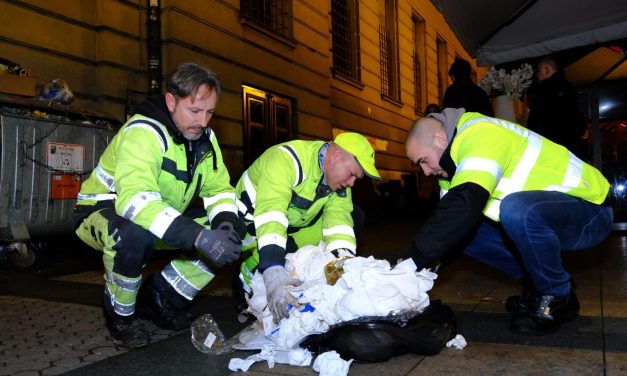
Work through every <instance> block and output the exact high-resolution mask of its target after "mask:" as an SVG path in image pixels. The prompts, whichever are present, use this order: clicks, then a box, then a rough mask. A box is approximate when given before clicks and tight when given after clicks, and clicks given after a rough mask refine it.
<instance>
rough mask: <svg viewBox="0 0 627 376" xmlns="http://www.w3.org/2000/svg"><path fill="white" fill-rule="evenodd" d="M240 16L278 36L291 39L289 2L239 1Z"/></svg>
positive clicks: (277, 0) (276, 0)
mask: <svg viewBox="0 0 627 376" xmlns="http://www.w3.org/2000/svg"><path fill="white" fill-rule="evenodd" d="M240 12H241V13H242V16H244V17H246V18H248V19H251V20H253V21H255V22H257V23H259V24H261V25H263V26H265V27H267V28H269V29H271V30H273V31H275V32H276V33H278V34H281V35H283V36H285V37H289V38H291V37H292V27H291V26H292V14H291V13H292V12H291V8H290V3H289V0H241V2H240Z"/></svg>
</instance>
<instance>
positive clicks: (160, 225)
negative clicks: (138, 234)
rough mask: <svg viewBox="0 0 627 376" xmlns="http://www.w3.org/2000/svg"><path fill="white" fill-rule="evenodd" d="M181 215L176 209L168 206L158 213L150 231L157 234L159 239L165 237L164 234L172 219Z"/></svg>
mask: <svg viewBox="0 0 627 376" xmlns="http://www.w3.org/2000/svg"><path fill="white" fill-rule="evenodd" d="M179 215H181V213H179V212H178V211H177V210H176V209H174V208H171V207H167V208H165V209H163V210H162V211H161V213H159V214H158V215H157V217H156V218H155V219H154V220H153V221H152V223H151V224H150V229H149V230H150V232H151V233H153V234H155V236H156V237H158V238H159V239H163V234H165V232H166V231H167V230H168V228H169V227H170V225H171V224H172V221H174V219H176V217H178V216H179Z"/></svg>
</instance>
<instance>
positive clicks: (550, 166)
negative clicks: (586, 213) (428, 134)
mask: <svg viewBox="0 0 627 376" xmlns="http://www.w3.org/2000/svg"><path fill="white" fill-rule="evenodd" d="M450 155H451V158H452V159H453V162H455V165H456V166H457V169H456V170H455V174H454V175H453V177H452V178H451V179H450V180H444V179H440V187H441V188H442V189H443V190H444V191H447V190H448V189H451V188H453V187H456V186H459V185H461V184H464V183H468V182H472V183H475V184H478V185H480V186H481V187H483V188H485V190H487V191H488V192H489V193H490V199H489V201H488V203H487V205H486V207H485V208H484V210H483V213H484V214H485V215H486V216H487V217H488V218H490V219H492V220H494V221H499V220H500V219H499V207H500V203H501V201H502V200H503V199H504V198H505V197H506V196H507V195H509V194H510V193H513V192H521V191H536V190H540V191H557V192H564V193H567V194H569V195H571V196H574V197H579V198H582V199H584V200H586V201H590V202H592V203H595V204H601V203H602V202H603V201H604V200H605V198H606V196H607V193H608V190H609V187H610V184H609V182H608V181H607V179H605V177H604V176H603V174H601V172H600V171H599V170H597V169H596V168H594V167H592V166H590V165H589V164H587V163H585V162H583V161H582V160H581V159H579V158H577V157H576V156H575V155H574V154H572V153H571V152H569V151H568V150H567V149H566V148H565V147H563V146H561V145H558V144H556V143H554V142H551V141H550V140H548V139H547V138H544V137H542V136H540V135H539V134H537V133H535V132H532V131H530V130H528V129H526V128H524V127H522V126H519V125H517V124H514V123H511V122H508V121H506V120H501V119H496V118H488V117H485V116H484V115H481V114H479V113H475V112H467V113H465V114H464V115H462V117H461V118H460V120H459V122H458V123H457V135H456V136H455V138H454V139H453V140H452V145H451V148H450Z"/></svg>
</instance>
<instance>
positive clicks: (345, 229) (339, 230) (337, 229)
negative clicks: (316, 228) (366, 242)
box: [322, 225, 355, 237]
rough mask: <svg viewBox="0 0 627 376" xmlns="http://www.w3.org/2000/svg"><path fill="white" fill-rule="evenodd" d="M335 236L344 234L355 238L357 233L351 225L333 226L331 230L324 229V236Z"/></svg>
mask: <svg viewBox="0 0 627 376" xmlns="http://www.w3.org/2000/svg"><path fill="white" fill-rule="evenodd" d="M334 234H342V235H348V236H352V237H355V231H354V230H353V228H352V227H351V226H349V225H339V226H333V227H331V228H330V229H322V236H330V235H334Z"/></svg>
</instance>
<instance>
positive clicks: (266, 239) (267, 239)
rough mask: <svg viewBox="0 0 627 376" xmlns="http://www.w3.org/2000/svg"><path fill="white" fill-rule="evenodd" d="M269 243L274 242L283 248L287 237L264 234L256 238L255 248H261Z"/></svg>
mask: <svg viewBox="0 0 627 376" xmlns="http://www.w3.org/2000/svg"><path fill="white" fill-rule="evenodd" d="M271 244H276V245H278V246H279V247H281V248H285V245H286V244H287V239H286V238H284V237H283V236H281V235H279V234H266V235H263V236H261V237H260V238H258V239H257V249H261V248H263V247H265V246H267V245H271Z"/></svg>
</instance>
